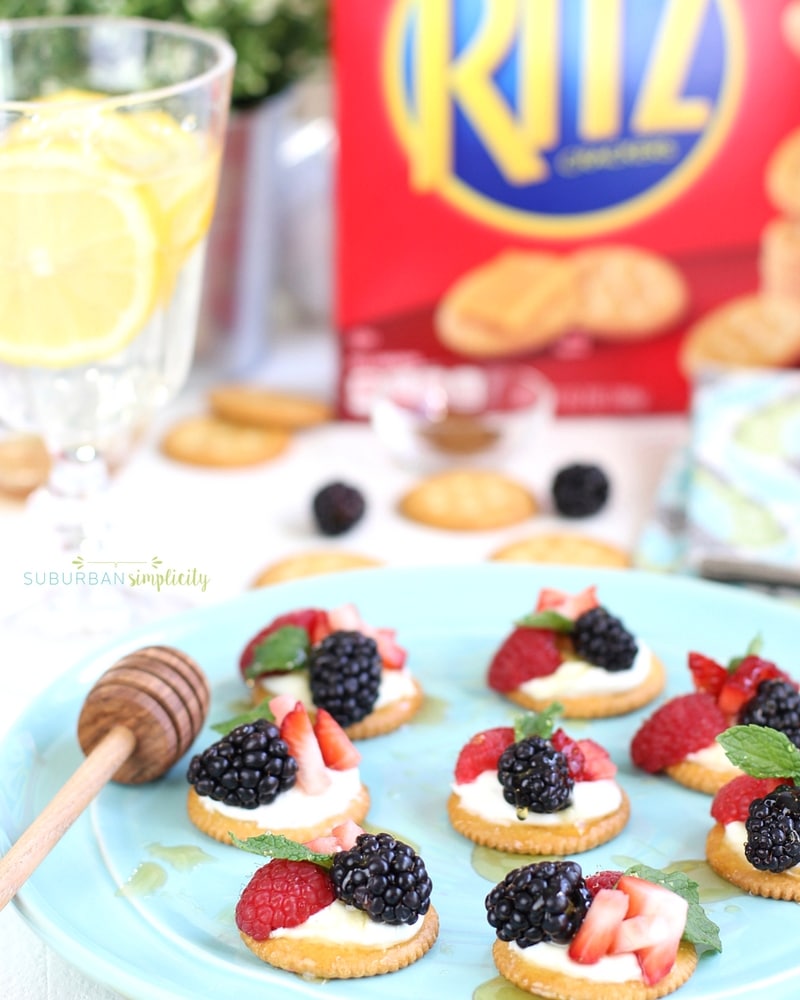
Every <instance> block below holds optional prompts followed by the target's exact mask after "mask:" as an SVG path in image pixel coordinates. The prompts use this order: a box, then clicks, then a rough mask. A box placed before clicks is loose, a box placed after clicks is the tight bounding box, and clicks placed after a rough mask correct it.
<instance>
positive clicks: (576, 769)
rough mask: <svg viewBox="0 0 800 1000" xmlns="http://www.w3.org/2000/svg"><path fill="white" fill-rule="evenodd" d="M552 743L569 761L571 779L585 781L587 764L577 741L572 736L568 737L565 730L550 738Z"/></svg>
mask: <svg viewBox="0 0 800 1000" xmlns="http://www.w3.org/2000/svg"><path fill="white" fill-rule="evenodd" d="M550 742H551V743H552V744H553V746H554V747H555V748H556V750H558V751H559V752H560V753H563V754H564V756H565V757H566V759H567V767H568V768H569V773H570V777H571V778H572V780H573V781H584V780H586V779H585V777H584V771H585V764H586V761H585V759H584V756H583V753H582V751H581V748H580V747H579V746H578V742H577V740H573V739H572V737H571V736H567V734H566V733H565V732H564V730H563V729H556V731H555V732H554V733H553V735H552V736H551V737H550Z"/></svg>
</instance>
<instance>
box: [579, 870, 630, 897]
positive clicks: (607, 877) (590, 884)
mask: <svg viewBox="0 0 800 1000" xmlns="http://www.w3.org/2000/svg"><path fill="white" fill-rule="evenodd" d="M621 878H622V872H620V871H602V872H595V873H594V875H587V876H586V888H587V889H588V890H589V892H590V893H591V894H592V896H596V895H597V894H598V892H600V890H601V889H615V888H616V886H617V882H619V880H620V879H621Z"/></svg>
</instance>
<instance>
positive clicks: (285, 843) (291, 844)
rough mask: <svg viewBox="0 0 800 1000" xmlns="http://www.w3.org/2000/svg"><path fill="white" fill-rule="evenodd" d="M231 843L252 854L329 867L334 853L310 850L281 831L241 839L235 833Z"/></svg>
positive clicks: (231, 835) (232, 835)
mask: <svg viewBox="0 0 800 1000" xmlns="http://www.w3.org/2000/svg"><path fill="white" fill-rule="evenodd" d="M229 836H230V838H231V843H232V844H233V846H234V847H238V848H240V849H241V850H243V851H248V852H249V853H250V854H258V855H260V856H261V857H262V858H283V859H284V860H286V861H313V862H314V864H315V865H322V866H323V867H324V868H329V867H330V865H331V862H332V860H333V855H332V854H320V853H319V852H317V851H311V850H309V849H308V848H307V847H306V846H305V844H298V843H297V841H296V840H289V838H288V837H284V836H283V835H282V834H279V833H262V834H261V835H260V836H258V837H248V838H247V840H240V839H239V838H238V837H237V836H236V835H235V834H233V833H230V834H229Z"/></svg>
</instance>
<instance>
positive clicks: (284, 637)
mask: <svg viewBox="0 0 800 1000" xmlns="http://www.w3.org/2000/svg"><path fill="white" fill-rule="evenodd" d="M310 649H311V642H310V641H309V638H308V632H306V630H305V629H304V628H300V626H299V625H283V626H281V628H276V629H275V631H274V632H270V633H269V635H268V636H266V638H265V639H263V640H262V641H261V642H260V643H259V644H258V645H257V646H256V647H255V649H254V650H253V662H252V663H251V664H250V666H249V667H248V668H247V670H245V672H244V675H245V677H247V678H249V679H252V678H254V677H261V675H262V674H271V673H277V672H286V673H288V672H289V671H290V670H300V669H301V668H302V667H304V666H305V665H306V663H307V662H308V654H309V651H310Z"/></svg>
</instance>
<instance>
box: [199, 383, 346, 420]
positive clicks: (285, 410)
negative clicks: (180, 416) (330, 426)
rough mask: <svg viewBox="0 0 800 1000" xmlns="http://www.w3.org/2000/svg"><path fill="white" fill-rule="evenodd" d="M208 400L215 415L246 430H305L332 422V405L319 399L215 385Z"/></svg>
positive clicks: (260, 388) (249, 386)
mask: <svg viewBox="0 0 800 1000" xmlns="http://www.w3.org/2000/svg"><path fill="white" fill-rule="evenodd" d="M208 398H209V405H210V407H211V412H212V413H213V414H214V415H215V416H218V417H221V418H222V419H223V420H229V421H231V423H235V424H245V425H246V426H248V427H276V428H281V429H283V430H288V431H292V430H304V429H305V428H307V427H316V426H317V425H319V424H324V423H327V422H328V421H330V420H332V419H333V410H332V408H331V406H330V405H329V404H328V403H326V402H324V401H323V400H321V399H316V398H314V397H312V396H305V395H303V394H301V393H295V392H281V391H278V390H277V389H267V388H264V387H261V386H256V385H245V384H242V383H240V384H237V383H231V384H226V385H218V386H216V387H215V388H213V389H212V390H211V391H210V393H209V397H208Z"/></svg>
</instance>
